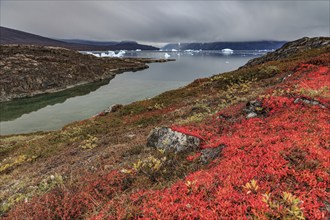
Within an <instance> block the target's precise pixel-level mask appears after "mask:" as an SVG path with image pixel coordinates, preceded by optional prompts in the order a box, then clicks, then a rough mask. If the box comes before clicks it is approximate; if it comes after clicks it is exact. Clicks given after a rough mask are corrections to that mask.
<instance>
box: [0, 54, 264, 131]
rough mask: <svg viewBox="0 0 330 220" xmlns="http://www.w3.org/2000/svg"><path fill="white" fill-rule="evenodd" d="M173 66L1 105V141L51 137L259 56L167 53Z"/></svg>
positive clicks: (152, 66)
mask: <svg viewBox="0 0 330 220" xmlns="http://www.w3.org/2000/svg"><path fill="white" fill-rule="evenodd" d="M165 53H166V52H159V51H154V52H150V51H140V52H136V51H133V52H127V53H126V54H125V56H128V57H146V58H164V55H165ZM167 53H168V54H169V55H170V56H171V57H170V58H173V59H176V61H174V62H167V63H150V64H148V65H149V66H150V68H149V69H146V70H143V71H138V72H126V73H124V74H120V75H117V76H116V77H115V78H114V79H112V80H110V82H109V80H108V81H104V82H100V83H95V84H90V85H86V86H81V87H77V88H74V89H70V90H67V91H64V92H60V93H54V94H49V95H42V96H37V97H34V98H28V99H22V100H17V101H13V102H7V103H2V104H1V114H0V115H1V122H0V131H1V135H5V134H18V133H28V132H34V131H48V130H55V129H59V128H61V127H63V126H64V125H66V124H68V123H70V122H73V121H77V120H83V119H86V118H89V117H92V116H93V115H95V114H97V113H99V112H101V111H102V110H104V109H106V108H108V107H109V106H111V105H114V104H128V103H131V102H134V101H137V100H143V99H146V98H151V97H154V96H156V95H158V94H160V93H162V92H164V91H168V90H171V89H175V88H178V87H181V86H184V85H187V84H188V83H190V82H192V81H193V80H195V79H197V78H202V77H209V76H212V75H214V74H218V73H223V72H227V71H231V70H234V69H237V68H238V67H240V66H242V65H244V64H245V63H246V62H247V61H248V60H250V59H251V58H254V57H258V56H260V55H261V54H262V53H260V52H259V53H258V52H257V51H245V52H244V53H238V52H237V51H235V52H234V54H232V55H229V56H225V55H223V54H221V52H217V51H206V52H205V51H203V52H201V53H200V52H198V53H192V54H190V53H186V52H184V51H182V52H167Z"/></svg>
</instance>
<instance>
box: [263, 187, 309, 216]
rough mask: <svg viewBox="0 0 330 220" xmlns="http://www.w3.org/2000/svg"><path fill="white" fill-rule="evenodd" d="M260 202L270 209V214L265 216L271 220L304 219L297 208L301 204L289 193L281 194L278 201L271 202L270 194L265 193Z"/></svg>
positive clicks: (301, 212) (300, 210)
mask: <svg viewBox="0 0 330 220" xmlns="http://www.w3.org/2000/svg"><path fill="white" fill-rule="evenodd" d="M262 201H263V202H265V203H266V204H267V205H268V207H269V208H270V210H271V212H270V213H267V214H266V215H267V216H268V217H269V218H271V219H305V217H304V213H303V211H302V209H301V208H300V207H299V205H300V204H301V203H302V202H301V201H300V200H299V199H298V198H297V197H295V196H294V195H292V194H291V193H289V192H283V195H282V197H281V198H280V199H279V200H272V199H271V194H270V193H268V194H267V193H266V194H264V195H263V199H262Z"/></svg>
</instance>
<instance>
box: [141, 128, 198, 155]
mask: <svg viewBox="0 0 330 220" xmlns="http://www.w3.org/2000/svg"><path fill="white" fill-rule="evenodd" d="M199 145H200V139H199V138H197V137H194V136H190V135H186V134H183V133H180V132H177V131H173V130H172V129H171V128H167V127H160V128H155V129H153V130H152V131H151V133H150V135H149V136H148V139H147V146H148V147H154V148H158V149H163V150H165V151H174V152H175V153H178V152H183V151H192V150H194V149H196V148H198V147H199Z"/></svg>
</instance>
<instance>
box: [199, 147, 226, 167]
mask: <svg viewBox="0 0 330 220" xmlns="http://www.w3.org/2000/svg"><path fill="white" fill-rule="evenodd" d="M225 147H226V146H225V145H224V144H222V145H220V146H219V147H215V148H206V149H204V150H202V151H201V154H202V155H201V157H200V159H199V161H200V162H201V163H204V164H205V163H209V162H210V161H211V160H214V159H215V158H217V157H218V156H219V155H220V153H221V151H222V149H223V148H225Z"/></svg>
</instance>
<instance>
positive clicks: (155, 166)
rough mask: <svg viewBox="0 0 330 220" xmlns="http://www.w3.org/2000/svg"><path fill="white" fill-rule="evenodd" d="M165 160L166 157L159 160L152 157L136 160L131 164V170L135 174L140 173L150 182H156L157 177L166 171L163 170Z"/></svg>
mask: <svg viewBox="0 0 330 220" xmlns="http://www.w3.org/2000/svg"><path fill="white" fill-rule="evenodd" d="M166 159H167V158H166V156H164V157H162V158H160V159H158V158H156V157H154V156H149V157H147V158H146V159H144V160H138V161H137V162H136V163H134V164H133V168H134V170H135V171H136V172H141V173H143V174H145V175H146V176H148V177H149V178H150V179H151V180H152V181H156V180H157V178H158V176H160V175H162V173H163V172H165V171H166V170H164V169H163V166H164V163H165V161H166Z"/></svg>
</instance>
